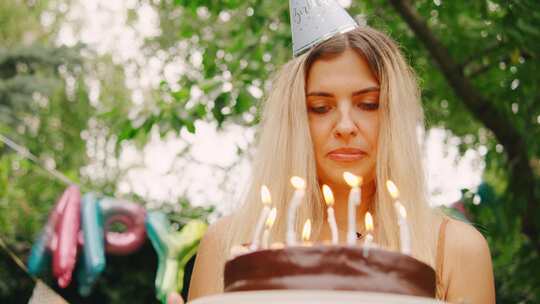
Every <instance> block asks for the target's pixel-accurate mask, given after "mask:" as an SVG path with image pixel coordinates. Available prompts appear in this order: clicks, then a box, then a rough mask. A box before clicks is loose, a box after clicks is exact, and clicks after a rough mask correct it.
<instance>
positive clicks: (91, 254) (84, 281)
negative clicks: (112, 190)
mask: <svg viewBox="0 0 540 304" xmlns="http://www.w3.org/2000/svg"><path fill="white" fill-rule="evenodd" d="M81 218H82V243H83V247H82V248H83V249H82V257H81V262H80V267H79V270H78V273H77V279H78V283H79V293H80V294H81V295H82V296H88V295H89V294H90V292H91V291H92V286H93V285H94V283H95V281H96V280H97V279H98V277H99V276H100V275H101V273H102V272H103V270H104V269H105V245H104V237H103V216H102V213H101V208H100V206H99V200H98V198H97V197H96V195H95V194H93V193H88V194H85V195H84V196H83V199H82V208H81Z"/></svg>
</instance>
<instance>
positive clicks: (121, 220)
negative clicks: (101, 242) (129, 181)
mask: <svg viewBox="0 0 540 304" xmlns="http://www.w3.org/2000/svg"><path fill="white" fill-rule="evenodd" d="M99 204H100V206H101V210H102V212H103V218H104V220H105V250H106V251H107V253H110V254H115V255H126V254H130V253H132V252H134V251H136V250H137V249H139V248H140V247H141V245H142V244H144V241H145V239H146V229H145V227H144V217H145V215H146V210H145V209H144V208H143V207H142V206H140V205H137V204H135V203H132V202H128V201H123V200H117V199H114V198H108V197H106V198H103V199H102V200H101V201H100V202H99ZM114 224H121V225H123V226H124V228H125V229H124V231H123V232H115V231H112V230H111V228H112V225H114Z"/></svg>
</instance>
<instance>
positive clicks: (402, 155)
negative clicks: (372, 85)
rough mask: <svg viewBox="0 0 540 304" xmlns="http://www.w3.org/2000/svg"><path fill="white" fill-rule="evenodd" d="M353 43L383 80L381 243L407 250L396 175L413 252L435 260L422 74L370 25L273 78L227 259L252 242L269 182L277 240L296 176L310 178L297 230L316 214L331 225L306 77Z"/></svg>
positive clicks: (377, 204) (377, 203)
mask: <svg viewBox="0 0 540 304" xmlns="http://www.w3.org/2000/svg"><path fill="white" fill-rule="evenodd" d="M347 48H352V49H353V50H355V51H357V52H358V54H359V55H361V56H363V57H364V58H365V59H366V61H367V62H368V64H369V65H370V67H371V69H372V71H373V73H374V75H375V77H376V78H377V79H378V81H379V84H380V110H379V111H380V116H379V117H380V122H381V125H380V131H379V136H378V145H377V146H378V151H377V165H376V185H377V190H376V193H375V197H374V208H375V219H374V221H375V223H376V227H375V241H376V242H377V243H378V244H379V245H380V246H382V247H384V248H387V249H389V250H399V248H400V241H399V228H398V225H397V218H396V214H395V211H394V206H393V200H392V199H391V197H390V196H389V194H388V192H387V189H386V181H387V180H388V179H390V180H392V181H394V183H395V184H396V185H397V186H398V188H399V190H400V201H401V203H402V204H403V205H404V206H405V207H406V209H407V214H408V219H409V223H410V230H411V236H412V241H413V244H412V250H413V256H415V257H416V258H417V259H419V260H421V261H424V262H425V263H427V264H429V265H432V266H433V265H434V253H433V247H434V245H433V244H434V242H435V240H436V229H433V227H434V223H435V221H436V220H437V218H438V215H437V213H435V212H434V211H433V210H431V208H430V207H429V204H428V202H427V191H426V186H425V178H424V170H423V166H422V159H421V149H420V146H419V143H418V140H417V128H418V126H423V111H422V108H421V103H420V92H419V89H418V85H417V82H416V77H415V75H414V73H413V71H412V69H411V68H410V66H409V65H408V64H407V63H406V61H405V60H404V58H403V55H402V54H401V52H400V50H399V47H398V46H397V45H396V44H395V42H394V41H393V40H392V39H390V38H388V37H387V36H386V35H385V34H383V33H381V32H379V31H377V30H375V29H372V28H370V27H361V28H358V29H355V30H353V31H350V32H348V33H345V34H341V35H338V36H335V37H333V38H331V39H329V40H327V41H325V42H323V43H321V44H320V45H318V46H317V47H315V48H314V49H312V50H310V51H309V52H308V53H306V54H303V55H301V56H299V57H297V58H294V59H292V60H291V61H289V62H288V63H287V64H285V65H284V66H283V67H282V69H281V70H280V71H279V72H278V73H277V75H276V76H275V77H274V78H273V79H272V80H273V82H272V83H273V85H272V90H271V91H270V92H269V95H268V97H267V99H266V102H265V104H264V111H263V116H262V117H263V120H262V123H261V126H260V128H261V129H260V134H259V136H260V137H259V139H258V140H259V143H258V152H257V154H256V156H255V160H254V164H253V169H252V170H253V171H252V177H251V183H250V184H249V185H248V188H247V191H246V194H245V198H244V200H243V204H242V205H240V207H239V208H238V210H237V211H236V212H235V213H234V214H233V215H232V227H231V230H230V232H231V233H227V234H226V235H227V236H230V238H228V239H227V240H225V241H226V246H225V249H226V252H225V253H224V254H225V257H226V256H227V255H228V250H229V249H230V248H231V247H232V246H233V245H236V244H245V243H248V242H250V241H251V237H252V235H253V230H254V227H255V225H256V221H257V219H258V217H259V214H260V212H261V209H262V207H263V206H262V204H261V201H260V187H261V186H262V185H263V184H264V185H267V186H268V187H269V189H270V191H271V193H272V202H273V205H274V206H275V207H277V211H278V212H277V219H276V222H275V224H274V227H273V230H272V232H271V239H272V241H280V242H283V241H284V239H285V233H286V220H287V209H288V203H289V200H290V198H291V196H292V192H293V188H292V187H291V186H290V182H289V180H290V177H291V176H293V175H298V176H300V177H302V178H304V179H305V180H306V198H305V201H304V202H303V204H302V206H301V207H300V208H299V210H298V216H297V220H296V231H300V228H301V225H302V224H303V223H304V221H305V220H306V219H308V218H310V219H311V220H312V223H313V228H314V233H318V232H320V229H321V227H322V225H323V224H324V209H323V208H324V201H323V199H322V195H321V191H320V187H321V186H322V185H320V184H319V182H318V178H317V172H316V164H315V156H314V151H313V144H312V141H311V136H310V132H309V125H308V118H307V115H308V113H307V109H306V98H305V81H306V75H307V73H308V71H309V68H310V67H311V65H312V64H313V62H315V61H316V60H317V59H318V58H321V57H324V56H332V55H336V54H340V53H342V52H344V51H345V50H346V49H347ZM377 223H379V224H377ZM434 230H435V231H434Z"/></svg>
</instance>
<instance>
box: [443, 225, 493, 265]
mask: <svg viewBox="0 0 540 304" xmlns="http://www.w3.org/2000/svg"><path fill="white" fill-rule="evenodd" d="M445 243H446V248H447V250H446V252H447V253H449V254H450V255H451V256H461V257H467V258H471V259H477V258H485V257H489V256H490V253H489V246H488V243H487V241H486V238H485V237H484V236H483V235H482V233H480V231H478V230H477V229H476V228H474V227H473V226H472V225H470V224H468V223H465V222H462V221H459V220H453V219H451V220H449V222H448V226H447V228H446V242H445Z"/></svg>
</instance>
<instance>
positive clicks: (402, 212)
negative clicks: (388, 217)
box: [396, 202, 407, 219]
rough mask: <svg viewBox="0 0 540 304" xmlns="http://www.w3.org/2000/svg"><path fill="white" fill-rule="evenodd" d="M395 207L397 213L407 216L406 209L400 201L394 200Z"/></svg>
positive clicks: (403, 216)
mask: <svg viewBox="0 0 540 304" xmlns="http://www.w3.org/2000/svg"><path fill="white" fill-rule="evenodd" d="M396 207H397V209H398V212H399V214H400V215H401V217H402V218H404V219H406V218H407V209H405V206H403V205H402V204H401V203H400V202H396Z"/></svg>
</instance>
